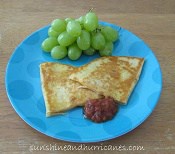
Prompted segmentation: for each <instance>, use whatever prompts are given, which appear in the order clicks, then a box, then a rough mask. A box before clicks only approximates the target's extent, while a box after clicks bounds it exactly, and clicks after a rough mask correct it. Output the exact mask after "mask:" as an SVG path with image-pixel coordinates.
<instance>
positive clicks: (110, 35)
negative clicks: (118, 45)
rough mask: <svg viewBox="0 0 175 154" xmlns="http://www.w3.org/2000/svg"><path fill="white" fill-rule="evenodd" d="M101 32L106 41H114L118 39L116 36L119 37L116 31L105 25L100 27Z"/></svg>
mask: <svg viewBox="0 0 175 154" xmlns="http://www.w3.org/2000/svg"><path fill="white" fill-rule="evenodd" d="M101 33H102V34H103V35H104V37H105V39H106V40H107V41H112V42H114V41H116V40H118V38H119V36H118V32H117V31H116V30H115V29H113V28H111V27H109V26H105V27H104V28H102V29H101Z"/></svg>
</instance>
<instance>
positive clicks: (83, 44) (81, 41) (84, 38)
mask: <svg viewBox="0 0 175 154" xmlns="http://www.w3.org/2000/svg"><path fill="white" fill-rule="evenodd" d="M77 45H78V47H79V48H80V49H81V50H86V49H88V48H89V47H90V33H89V32H87V31H86V30H82V31H81V35H80V36H79V37H78V38H77Z"/></svg>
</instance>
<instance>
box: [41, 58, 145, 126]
mask: <svg viewBox="0 0 175 154" xmlns="http://www.w3.org/2000/svg"><path fill="white" fill-rule="evenodd" d="M143 63H144V59H143V58H137V57H117V56H116V57H115V56H113V57H112V56H106V57H101V58H98V59H95V60H94V61H92V62H90V63H88V64H86V65H84V66H81V67H73V66H70V65H65V64H60V63H51V62H45V63H42V64H40V76H41V84H42V92H43V96H44V100H45V106H46V116H47V117H49V116H52V115H56V114H60V113H63V112H65V111H67V110H69V109H72V108H74V107H77V106H84V115H85V117H86V118H88V119H90V120H92V121H94V122H98V123H99V122H104V121H107V120H110V119H112V118H113V117H114V116H115V114H116V112H117V111H118V106H117V105H118V103H123V104H126V103H127V101H128V99H129V96H130V95H131V93H132V91H133V89H134V87H135V85H136V83H137V81H138V80H139V76H140V73H141V70H142V66H143ZM80 116H81V115H80Z"/></svg>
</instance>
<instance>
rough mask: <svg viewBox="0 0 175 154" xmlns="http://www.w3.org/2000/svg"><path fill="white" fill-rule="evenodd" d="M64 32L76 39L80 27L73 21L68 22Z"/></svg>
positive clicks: (79, 32)
mask: <svg viewBox="0 0 175 154" xmlns="http://www.w3.org/2000/svg"><path fill="white" fill-rule="evenodd" d="M66 30H67V32H68V34H70V35H71V36H73V37H78V36H80V34H81V26H80V24H79V22H77V21H75V20H72V21H69V22H68V24H67V28H66Z"/></svg>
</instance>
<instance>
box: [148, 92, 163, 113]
mask: <svg viewBox="0 0 175 154" xmlns="http://www.w3.org/2000/svg"><path fill="white" fill-rule="evenodd" d="M159 94H160V92H159V91H157V92H154V93H153V94H151V95H150V96H149V97H148V100H147V104H148V107H149V108H150V109H151V110H153V109H154V107H155V105H156V103H155V102H157V99H158V96H159Z"/></svg>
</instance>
